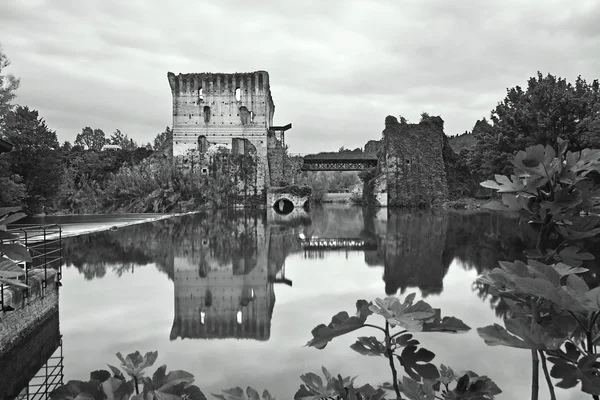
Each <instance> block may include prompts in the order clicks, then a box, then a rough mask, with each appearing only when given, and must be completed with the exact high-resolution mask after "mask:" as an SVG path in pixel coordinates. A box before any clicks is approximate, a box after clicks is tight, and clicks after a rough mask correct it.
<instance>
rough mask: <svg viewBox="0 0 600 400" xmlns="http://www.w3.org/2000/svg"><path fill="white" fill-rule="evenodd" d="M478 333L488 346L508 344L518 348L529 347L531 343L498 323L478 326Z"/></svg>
mask: <svg viewBox="0 0 600 400" xmlns="http://www.w3.org/2000/svg"><path fill="white" fill-rule="evenodd" d="M477 333H478V334H479V336H480V337H481V338H482V339H483V341H484V342H485V344H487V345H488V346H508V347H516V348H518V349H529V348H530V347H529V345H528V344H527V343H526V342H525V341H524V340H523V339H521V338H519V337H517V336H514V335H511V334H510V333H508V332H507V330H506V329H504V328H503V327H502V326H500V325H498V324H494V325H488V326H486V327H483V328H477Z"/></svg>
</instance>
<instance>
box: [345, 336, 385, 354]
mask: <svg viewBox="0 0 600 400" xmlns="http://www.w3.org/2000/svg"><path fill="white" fill-rule="evenodd" d="M350 348H351V349H352V350H354V351H356V352H357V353H360V354H362V355H364V356H385V354H386V353H385V352H386V349H385V345H384V344H383V343H381V342H380V341H379V340H377V338H376V337H374V336H370V337H365V336H361V337H359V338H358V339H357V341H356V343H354V344H353V345H351V346H350Z"/></svg>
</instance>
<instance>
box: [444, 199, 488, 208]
mask: <svg viewBox="0 0 600 400" xmlns="http://www.w3.org/2000/svg"><path fill="white" fill-rule="evenodd" d="M489 201H490V200H489V199H475V198H472V197H463V198H460V199H457V200H452V201H446V202H445V203H444V204H443V205H442V208H445V209H450V210H477V209H480V208H482V207H483V205H484V204H485V203H488V202H489Z"/></svg>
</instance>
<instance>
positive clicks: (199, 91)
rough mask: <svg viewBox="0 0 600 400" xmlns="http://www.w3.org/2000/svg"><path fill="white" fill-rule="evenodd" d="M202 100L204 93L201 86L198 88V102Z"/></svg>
mask: <svg viewBox="0 0 600 400" xmlns="http://www.w3.org/2000/svg"><path fill="white" fill-rule="evenodd" d="M203 101H204V93H202V86H200V88H198V104H200V103H202V102H203Z"/></svg>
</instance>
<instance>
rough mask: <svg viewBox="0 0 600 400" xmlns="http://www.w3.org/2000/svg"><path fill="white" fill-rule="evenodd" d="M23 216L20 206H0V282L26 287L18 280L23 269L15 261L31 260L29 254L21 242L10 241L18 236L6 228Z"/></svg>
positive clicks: (22, 273)
mask: <svg viewBox="0 0 600 400" xmlns="http://www.w3.org/2000/svg"><path fill="white" fill-rule="evenodd" d="M24 217H26V214H25V213H23V212H21V207H4V208H0V284H7V285H11V286H20V287H24V288H27V285H25V284H24V283H22V282H20V281H19V280H18V278H20V277H22V276H24V275H25V271H24V270H23V268H21V267H20V266H19V265H18V264H17V263H19V262H31V255H30V254H29V251H28V250H27V248H26V247H25V246H23V245H22V244H20V243H10V242H12V241H13V240H15V239H17V238H18V236H17V235H16V234H14V233H10V232H8V231H7V228H6V226H7V225H8V224H10V223H13V222H15V221H18V220H20V219H22V218H24ZM1 300H2V299H0V301H1Z"/></svg>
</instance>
